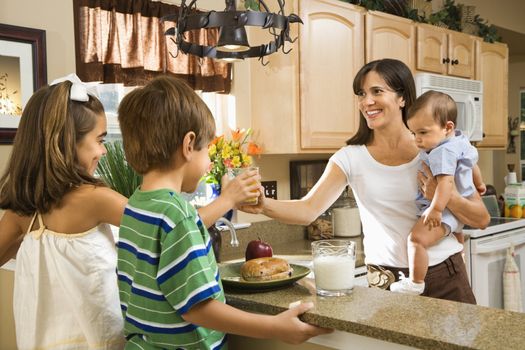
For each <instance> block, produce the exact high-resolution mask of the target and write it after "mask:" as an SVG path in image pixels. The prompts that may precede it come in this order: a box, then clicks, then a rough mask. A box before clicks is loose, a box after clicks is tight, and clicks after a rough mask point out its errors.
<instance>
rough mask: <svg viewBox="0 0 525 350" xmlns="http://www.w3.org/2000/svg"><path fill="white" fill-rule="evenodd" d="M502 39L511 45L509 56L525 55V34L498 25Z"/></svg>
mask: <svg viewBox="0 0 525 350" xmlns="http://www.w3.org/2000/svg"><path fill="white" fill-rule="evenodd" d="M496 29H497V30H498V34H499V35H500V36H501V41H502V42H504V43H506V44H507V45H508V47H509V56H525V34H523V33H518V32H515V31H513V30H509V29H505V28H503V27H498V26H496Z"/></svg>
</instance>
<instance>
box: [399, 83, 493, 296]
mask: <svg viewBox="0 0 525 350" xmlns="http://www.w3.org/2000/svg"><path fill="white" fill-rule="evenodd" d="M456 116H457V108H456V103H455V102H454V100H453V99H452V98H451V97H450V96H449V95H447V94H444V93H441V92H437V91H432V90H431V91H428V92H426V93H424V94H423V95H421V96H420V97H419V98H418V99H417V100H416V101H415V103H414V104H413V105H412V107H411V108H410V109H409V110H408V114H407V124H408V128H409V129H410V131H412V133H413V134H414V136H415V141H416V145H417V147H418V148H419V149H420V150H421V152H420V158H421V160H422V161H424V162H425V163H426V164H427V166H428V167H429V168H430V171H431V172H432V175H433V176H435V177H436V179H437V187H436V191H435V193H434V198H432V201H431V202H430V201H429V200H427V199H426V198H424V196H423V195H422V193H421V192H420V193H419V194H418V197H417V199H416V203H417V206H418V209H419V215H420V218H419V220H418V221H417V223H416V224H415V225H414V227H413V229H412V232H411V233H410V235H409V236H408V263H409V269H410V278H404V275H403V276H402V277H401V278H400V281H398V282H394V283H392V285H391V286H390V290H391V291H393V292H401V293H409V294H421V293H423V291H424V289H425V282H424V280H425V276H426V274H427V270H428V254H427V251H426V249H427V248H428V247H430V246H432V245H434V244H435V243H437V242H438V241H439V240H440V239H441V238H443V237H444V236H446V235H448V234H450V233H451V232H452V233H458V232H461V230H462V228H463V224H462V223H461V222H459V220H458V219H457V218H456V217H455V216H454V215H452V213H451V212H450V211H449V210H448V209H446V206H447V204H448V201H449V199H450V197H451V195H452V191H453V190H454V184H455V186H456V188H457V191H458V193H459V194H460V195H461V196H463V197H469V196H470V195H472V193H474V191H476V190H477V191H478V192H479V193H484V192H485V190H486V187H485V184H484V183H483V180H482V178H481V172H480V170H479V167H478V166H477V165H476V162H477V160H478V153H477V150H476V148H475V147H473V146H472V145H471V144H470V142H469V140H468V138H467V137H466V136H465V135H463V134H462V133H461V131H459V130H455V125H454V123H455V122H456Z"/></svg>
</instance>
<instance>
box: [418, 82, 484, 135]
mask: <svg viewBox="0 0 525 350" xmlns="http://www.w3.org/2000/svg"><path fill="white" fill-rule="evenodd" d="M415 82H416V95H417V96H420V95H421V94H423V93H425V92H426V91H429V90H435V91H440V92H443V93H446V94H448V95H449V96H450V97H452V99H453V100H454V101H455V102H456V105H457V109H458V116H457V120H456V128H457V129H458V130H461V131H463V134H465V135H466V136H467V137H468V138H469V140H470V141H481V140H482V139H483V82H482V81H480V80H471V79H462V78H456V77H449V76H446V75H438V74H430V73H418V74H416V75H415Z"/></svg>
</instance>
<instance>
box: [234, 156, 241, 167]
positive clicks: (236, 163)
mask: <svg viewBox="0 0 525 350" xmlns="http://www.w3.org/2000/svg"><path fill="white" fill-rule="evenodd" d="M232 165H233V166H234V167H235V168H240V167H241V165H242V163H241V157H239V156H234V157H233V158H232Z"/></svg>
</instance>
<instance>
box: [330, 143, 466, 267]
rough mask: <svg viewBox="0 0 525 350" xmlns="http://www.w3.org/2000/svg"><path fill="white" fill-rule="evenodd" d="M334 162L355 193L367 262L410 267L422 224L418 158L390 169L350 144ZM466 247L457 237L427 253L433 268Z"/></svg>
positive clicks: (447, 238) (445, 240) (435, 246)
mask: <svg viewBox="0 0 525 350" xmlns="http://www.w3.org/2000/svg"><path fill="white" fill-rule="evenodd" d="M330 161H331V162H333V163H334V164H336V165H337V166H338V167H339V168H340V169H341V170H342V171H343V172H344V173H345V175H346V177H347V181H348V184H349V185H350V187H351V188H352V190H353V192H354V196H355V199H356V202H357V205H358V207H359V215H360V217H361V223H362V225H363V234H364V238H363V245H364V250H365V262H366V263H367V264H376V265H385V266H391V267H408V254H407V238H408V234H409V233H410V231H411V230H412V227H413V226H414V224H415V223H416V221H417V215H416V214H417V208H416V202H415V200H416V195H417V170H418V166H419V161H418V157H417V156H416V157H415V158H414V159H413V160H412V161H410V162H408V163H406V164H402V165H398V166H388V165H384V164H381V163H379V162H377V161H376V160H375V159H374V158H373V157H372V155H370V153H369V152H368V149H367V148H366V146H346V147H343V148H341V149H340V150H339V151H337V152H336V153H335V154H334V155H333V156H332V157H331V158H330ZM462 249H463V246H462V245H461V244H460V243H458V241H457V240H456V239H455V237H454V236H453V235H449V236H447V237H445V238H443V239H442V240H441V241H439V242H438V243H437V244H435V245H434V246H432V247H430V248H429V249H428V250H427V252H428V257H429V266H432V265H436V264H439V263H440V262H442V261H444V260H445V259H447V258H448V257H449V256H451V255H453V254H455V253H457V252H460V251H461V250H462Z"/></svg>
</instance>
